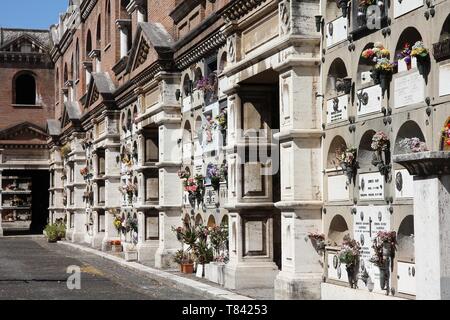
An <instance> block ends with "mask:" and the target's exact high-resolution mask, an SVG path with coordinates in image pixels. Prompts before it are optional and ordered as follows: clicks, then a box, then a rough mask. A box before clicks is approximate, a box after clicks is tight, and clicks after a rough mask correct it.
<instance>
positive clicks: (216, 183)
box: [206, 164, 221, 191]
mask: <svg viewBox="0 0 450 320" xmlns="http://www.w3.org/2000/svg"><path fill="white" fill-rule="evenodd" d="M206 178H207V179H209V180H210V181H211V186H212V187H213V188H214V190H216V191H217V190H219V187H220V181H221V178H220V171H219V168H218V167H217V165H215V164H211V165H209V166H208V168H207V169H206Z"/></svg>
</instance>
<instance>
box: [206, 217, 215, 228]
mask: <svg viewBox="0 0 450 320" xmlns="http://www.w3.org/2000/svg"><path fill="white" fill-rule="evenodd" d="M207 226H208V228H214V227H215V226H216V218H214V216H213V215H210V216H209V218H208V225H207Z"/></svg>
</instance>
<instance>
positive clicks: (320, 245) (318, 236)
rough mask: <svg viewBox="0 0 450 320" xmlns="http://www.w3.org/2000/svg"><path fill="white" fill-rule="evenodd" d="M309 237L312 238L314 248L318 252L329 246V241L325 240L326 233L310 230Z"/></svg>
mask: <svg viewBox="0 0 450 320" xmlns="http://www.w3.org/2000/svg"><path fill="white" fill-rule="evenodd" d="M308 238H309V239H310V240H311V242H312V244H313V246H314V248H315V249H316V250H317V251H318V252H323V251H325V247H326V246H327V243H326V241H325V235H324V234H323V233H318V232H310V233H309V234H308Z"/></svg>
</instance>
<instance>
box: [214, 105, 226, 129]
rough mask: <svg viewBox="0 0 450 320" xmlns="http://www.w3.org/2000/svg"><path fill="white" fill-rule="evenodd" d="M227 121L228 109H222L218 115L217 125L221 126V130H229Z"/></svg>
mask: <svg viewBox="0 0 450 320" xmlns="http://www.w3.org/2000/svg"><path fill="white" fill-rule="evenodd" d="M227 123H228V117H227V109H222V111H221V112H220V113H219V115H218V116H217V117H216V126H217V127H218V128H219V130H221V131H224V130H227Z"/></svg>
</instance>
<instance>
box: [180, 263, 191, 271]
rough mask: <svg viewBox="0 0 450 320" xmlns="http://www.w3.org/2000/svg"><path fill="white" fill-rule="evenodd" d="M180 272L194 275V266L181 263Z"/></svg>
mask: <svg viewBox="0 0 450 320" xmlns="http://www.w3.org/2000/svg"><path fill="white" fill-rule="evenodd" d="M181 272H183V273H186V274H192V273H194V264H193V263H183V264H182V265H181Z"/></svg>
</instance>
